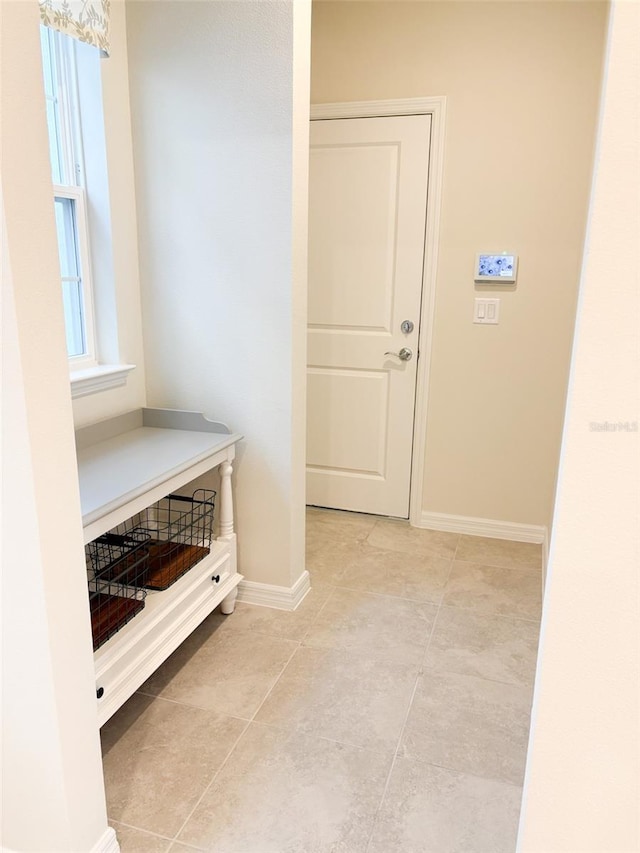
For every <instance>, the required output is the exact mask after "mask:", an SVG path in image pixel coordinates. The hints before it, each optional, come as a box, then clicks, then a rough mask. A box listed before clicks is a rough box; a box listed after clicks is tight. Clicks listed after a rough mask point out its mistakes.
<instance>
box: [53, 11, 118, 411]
mask: <svg viewBox="0 0 640 853" xmlns="http://www.w3.org/2000/svg"><path fill="white" fill-rule="evenodd" d="M40 41H41V46H42V63H43V71H44V94H45V101H46V110H47V125H48V130H49V155H50V159H51V176H52V181H53V197H54V198H53V201H54V210H55V223H56V230H57V235H58V252H59V257H60V275H61V286H62V300H63V306H64V319H65V330H66V340H67V354H68V356H69V366H70V372H71V386H72V396H74V397H77V396H83V395H85V394H91V393H93V392H94V391H99V390H102V389H104V388H113V387H116V386H118V385H122V384H124V382H125V381H126V376H127V373H128V371H129V370H132V369H133V367H134V365H130V364H129V365H127V364H119V363H118V362H119V360H120V359H119V356H118V330H117V311H116V305H115V288H114V280H113V257H112V251H111V224H110V223H111V219H110V205H109V182H108V176H107V155H106V139H105V125H104V115H103V108H102V80H101V69H100V62H101V59H100V54H99V50H98V48H96V47H92V46H91V45H88V44H84V43H82V42H78V41H77V40H75V39H73V38H71V37H70V36H68V35H65V34H63V33H60V32H56V31H55V30H52V29H50V28H48V27H44V26H42V27H41V28H40ZM106 61H108V60H106ZM92 261H93V264H92Z"/></svg>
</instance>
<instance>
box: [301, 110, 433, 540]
mask: <svg viewBox="0 0 640 853" xmlns="http://www.w3.org/2000/svg"><path fill="white" fill-rule="evenodd" d="M446 105H447V99H446V97H445V96H444V95H439V96H435V97H432V98H400V99H394V100H385V101H345V102H342V103H332V104H330V103H327V104H312V105H311V121H320V120H327V119H329V120H331V119H341V118H382V117H386V116H408V115H429V116H431V139H430V146H429V177H428V184H427V218H426V227H425V243H424V263H423V270H422V295H421V300H420V306H421V307H420V332H419V335H418V352H419V358H418V366H417V371H416V398H415V408H414V416H413V448H412V453H411V485H410V490H409V523H410V524H411V525H413V526H414V527H420V526H422V525H421V516H422V495H423V485H424V461H425V453H426V443H427V412H428V394H429V376H430V372H431V355H432V353H431V347H432V341H433V322H434V315H435V298H436V274H437V262H438V245H439V235H440V209H441V204H442V180H443V173H444V142H445V118H446Z"/></svg>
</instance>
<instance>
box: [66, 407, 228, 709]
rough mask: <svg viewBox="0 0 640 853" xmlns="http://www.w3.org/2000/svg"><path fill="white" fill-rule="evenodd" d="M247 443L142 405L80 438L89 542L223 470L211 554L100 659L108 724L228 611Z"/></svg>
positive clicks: (99, 685) (154, 600)
mask: <svg viewBox="0 0 640 853" xmlns="http://www.w3.org/2000/svg"><path fill="white" fill-rule="evenodd" d="M241 438H242V436H241V435H237V434H234V433H231V432H229V430H228V428H227V427H226V426H225V425H224V424H222V423H218V422H215V421H209V420H207V419H206V418H204V417H203V415H201V414H199V413H197V412H184V411H177V410H171V409H138V410H136V411H133V412H128V413H127V414H125V415H121V416H119V417H117V418H112V419H110V420H108V421H102V422H100V423H98V424H95V425H93V426H88V427H83V428H81V429H79V430H78V431H77V432H76V449H77V457H78V476H79V482H80V501H81V506H82V522H83V528H84V540H85V543H87V542H90V541H92V540H93V539H95V538H97V537H98V536H101V535H102V534H103V533H106V532H107V531H108V530H111V529H112V528H113V527H115V526H116V525H118V524H120V523H122V522H123V521H125V520H127V519H128V518H131V517H132V516H134V515H135V514H136V513H138V512H141V511H142V510H143V509H145V508H146V507H148V506H150V505H151V504H153V503H155V502H156V501H158V500H160V499H161V498H163V497H165V496H166V495H168V494H170V493H171V492H175V491H177V490H179V489H180V488H182V487H184V486H185V485H186V484H187V483H190V482H191V481H192V480H194V479H195V478H196V477H199V476H200V475H202V474H204V473H206V472H207V471H210V470H211V469H213V468H216V467H217V468H218V470H219V472H220V493H219V495H218V499H217V501H216V504H217V511H216V515H217V517H218V535H217V538H216V539H215V540H214V541H213V542H212V543H211V549H210V553H209V554H208V555H207V556H206V557H205V558H204V559H203V560H202V561H200V562H199V563H197V564H196V565H195V566H194V567H193V568H192V569H190V570H189V571H188V572H187V573H186V574H185V575H183V576H182V577H181V578H180V579H179V580H178V581H176V582H175V583H174V584H173V585H172V586H171V587H169V589H166V590H164V591H162V592H154V591H149V593H148V594H147V597H146V600H145V607H144V609H143V610H142V611H141V612H140V613H138V614H137V615H136V616H135V617H134V618H133V619H132V620H131V621H130V622H129V623H128V624H126V625H125V626H124V627H123V628H121V629H120V630H119V631H118V633H117V634H115V635H114V636H113V637H111V639H109V640H107V642H106V643H105V644H104V645H102V646H101V647H100V648H99V649H98V650H97V651H96V652H95V654H94V660H95V668H96V695H97V702H98V721H99V725H101V726H102V725H103V724H104V723H105V722H106V721H107V720H108V719H109V717H111V715H112V714H113V713H115V711H117V710H118V708H119V707H120V706H121V705H122V704H123V703H124V702H125V701H126V700H127V699H128V698H129V697H130V696H131V695H132V694H133V693H134V691H135V690H137V689H138V687H140V685H141V684H142V683H143V682H144V681H145V680H146V679H147V678H148V677H149V676H150V675H151V674H152V673H153V672H154V671H155V670H156V669H157V667H158V666H159V665H160V664H161V663H162V662H163V661H164V660H166V658H167V657H168V656H169V655H170V654H171V653H172V652H173V651H175V649H176V648H177V647H178V646H179V645H180V643H182V641H183V640H185V639H186V637H188V636H189V634H190V633H191V632H192V631H193V630H194V629H195V628H196V627H197V626H198V625H199V624H200V622H202V620H203V619H204V618H205V617H206V616H207V615H208V614H209V613H211V611H212V610H213V609H214V608H215V607H217V606H218V605H221V610H222V612H223V613H232V612H233V609H234V607H235V599H236V596H237V587H238V584H239V583H240V581H241V580H242V576H241V575H239V574H238V571H237V548H236V534H235V532H234V527H233V496H232V486H231V474H232V471H233V469H232V462H233V459H234V457H235V446H236V444H237V442H238V441H240V439H241Z"/></svg>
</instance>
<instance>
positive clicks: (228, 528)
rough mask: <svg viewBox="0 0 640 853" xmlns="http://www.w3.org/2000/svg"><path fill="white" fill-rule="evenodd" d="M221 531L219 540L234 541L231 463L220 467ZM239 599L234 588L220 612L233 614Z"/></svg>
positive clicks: (226, 462)
mask: <svg viewBox="0 0 640 853" xmlns="http://www.w3.org/2000/svg"><path fill="white" fill-rule="evenodd" d="M219 471H220V531H219V535H218V538H219V539H233V538H234V536H235V534H234V531H233V490H232V487H231V475H232V474H233V466H232V464H231V462H228V461H225V462H222V463H221V465H220V467H219ZM237 597H238V587H237V586H236V587H234V588H233V589H232V590H231V592H230V593H229V595H227V596H226V597H225V598H223V599H222V602H221V604H220V612H221V613H224V615H225V616H228V615H229V614H230V613H233V611H234V609H235V606H236V598H237Z"/></svg>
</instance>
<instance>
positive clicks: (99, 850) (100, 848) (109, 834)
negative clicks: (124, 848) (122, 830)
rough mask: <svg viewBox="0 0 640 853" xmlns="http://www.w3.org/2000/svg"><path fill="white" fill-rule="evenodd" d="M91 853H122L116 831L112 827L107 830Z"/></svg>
mask: <svg viewBox="0 0 640 853" xmlns="http://www.w3.org/2000/svg"><path fill="white" fill-rule="evenodd" d="M91 853H120V845H119V844H118V839H117V838H116V831H115V829H114V828H113V827H112V826H108V827H107V828H106V829H105V831H104V833H103V834H102V837H101V838H100V840H99V841H98V843H97V844H94V845H93V847H92V848H91Z"/></svg>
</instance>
